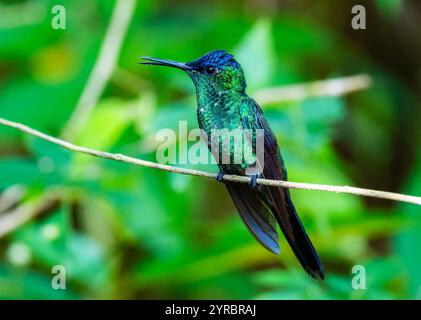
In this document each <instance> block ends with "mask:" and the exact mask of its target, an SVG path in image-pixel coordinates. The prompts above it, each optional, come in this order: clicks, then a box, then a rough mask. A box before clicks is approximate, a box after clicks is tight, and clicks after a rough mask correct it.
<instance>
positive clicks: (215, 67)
mask: <svg viewBox="0 0 421 320" xmlns="http://www.w3.org/2000/svg"><path fill="white" fill-rule="evenodd" d="M142 58H143V59H145V60H148V62H141V63H142V64H148V65H158V66H166V67H173V68H177V69H181V70H184V71H186V72H187V73H188V74H189V76H190V77H191V78H192V79H193V82H194V84H195V86H196V90H198V91H208V89H210V88H211V89H212V91H216V92H221V91H226V90H233V91H237V92H244V90H245V88H246V80H245V78H244V73H243V70H242V69H241V66H240V64H239V63H238V62H237V61H236V60H235V59H234V56H233V55H231V54H229V53H227V52H226V51H225V50H214V51H211V52H209V53H207V54H205V55H204V56H202V57H200V58H199V59H197V60H194V61H192V62H187V63H181V62H177V61H172V60H162V59H156V58H150V57H142Z"/></svg>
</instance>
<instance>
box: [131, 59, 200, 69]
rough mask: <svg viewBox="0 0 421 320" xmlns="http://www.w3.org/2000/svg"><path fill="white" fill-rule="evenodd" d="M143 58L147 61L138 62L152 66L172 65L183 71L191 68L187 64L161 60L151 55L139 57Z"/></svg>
mask: <svg viewBox="0 0 421 320" xmlns="http://www.w3.org/2000/svg"><path fill="white" fill-rule="evenodd" d="M140 58H141V59H143V60H147V61H148V62H139V63H140V64H146V65H152V66H165V67H172V68H177V69H181V70H184V71H188V70H192V68H191V67H189V66H188V65H187V64H185V63H182V62H177V61H172V60H163V59H157V58H151V57H140Z"/></svg>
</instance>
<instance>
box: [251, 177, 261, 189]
mask: <svg viewBox="0 0 421 320" xmlns="http://www.w3.org/2000/svg"><path fill="white" fill-rule="evenodd" d="M257 177H258V175H257V174H254V175H252V176H251V178H250V181H249V186H250V187H252V188H253V189H254V190H257V189H258V188H259V185H258V184H257Z"/></svg>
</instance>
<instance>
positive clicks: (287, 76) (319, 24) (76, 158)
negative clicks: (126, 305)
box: [0, 0, 421, 299]
mask: <svg viewBox="0 0 421 320" xmlns="http://www.w3.org/2000/svg"><path fill="white" fill-rule="evenodd" d="M360 2H362V3H363V4H365V5H366V6H367V15H368V16H367V19H368V22H367V26H368V29H367V30H362V31H355V30H352V28H351V26H350V21H351V18H352V16H351V7H352V5H354V4H356V3H353V2H352V1H325V2H323V3H321V2H317V4H316V3H313V2H312V1H298V2H293V1H253V0H248V1H230V2H227V1H209V2H194V1H189V0H183V1H180V2H177V3H175V2H168V1H163V0H161V1H152V0H139V1H138V3H137V6H136V10H135V13H134V18H133V20H132V21H131V23H130V27H129V30H128V32H127V34H126V35H125V39H124V44H123V47H122V51H121V53H120V56H119V60H118V66H116V67H115V71H114V73H113V76H112V78H111V79H110V81H109V83H108V84H107V87H106V89H105V92H104V94H103V95H102V97H101V99H100V101H98V104H97V105H96V106H95V108H94V111H93V113H92V114H91V115H90V117H89V119H87V123H86V124H85V125H84V126H83V128H82V130H81V131H80V132H78V134H77V136H76V137H75V142H76V143H77V144H80V145H83V146H88V147H92V148H97V149H100V150H104V151H110V152H116V153H124V154H128V155H131V156H135V157H139V158H142V159H147V160H151V161H155V151H156V148H157V144H156V142H155V139H154V137H155V134H156V132H157V131H158V130H159V129H162V128H174V129H176V128H177V127H178V121H179V120H186V121H188V124H189V126H190V127H192V128H194V127H195V126H196V113H195V112H196V111H195V108H194V106H195V101H194V95H193V86H192V84H191V81H190V79H188V77H187V76H186V75H185V74H183V73H182V72H178V71H176V70H169V69H164V68H148V67H143V66H139V65H138V64H137V60H138V56H139V55H149V56H156V57H161V58H169V59H174V60H180V61H188V60H193V59H195V58H196V57H198V56H200V55H202V54H204V53H206V52H208V51H210V50H213V49H217V48H221V49H226V50H228V51H231V52H233V53H235V54H236V56H237V57H238V60H239V61H240V62H241V63H242V65H243V67H244V69H245V73H246V77H247V80H248V88H249V94H250V95H252V96H253V93H254V92H256V90H259V89H262V88H266V87H271V86H279V85H284V84H290V83H299V82H307V81H312V80H319V79H324V78H329V77H339V76H346V75H353V74H358V73H361V72H364V73H368V74H370V75H371V76H372V77H373V86H372V87H371V88H370V89H368V90H365V91H360V92H356V93H353V94H351V95H348V96H344V97H311V98H308V99H304V100H301V101H290V102H283V103H277V104H273V105H270V106H264V111H265V114H266V115H267V118H268V119H269V122H270V124H271V126H272V128H273V129H274V131H275V132H276V135H277V137H278V140H279V143H280V145H281V148H282V151H283V155H284V158H285V161H286V163H287V166H288V171H289V178H290V179H291V180H292V181H302V182H314V183H321V184H338V185H358V186H361V187H370V188H378V189H384V190H390V191H396V192H405V193H409V194H414V195H420V194H421V182H420V181H421V153H420V150H421V148H420V146H421V144H420V139H419V137H420V128H419V123H420V90H419V89H420V87H421V82H420V77H419V70H421V69H420V65H421V58H420V57H421V54H420V53H421V48H420V45H419V44H420V43H419V34H417V33H416V32H415V31H414V30H413V29H414V28H418V31H419V29H420V28H421V19H420V18H419V14H418V13H417V12H420V10H418V11H417V10H414V8H418V9H420V4H419V3H416V2H415V1H380V0H378V1H375V2H372V1H369V2H365V1H360ZM54 4H55V3H54V2H53V1H49V0H45V1H3V2H2V3H1V4H0V117H3V118H6V119H10V120H14V121H19V122H22V123H25V124H27V125H30V126H32V127H34V128H37V129H39V130H42V131H45V132H48V133H49V134H52V135H56V136H58V135H60V133H61V131H62V129H63V128H64V126H65V124H66V122H67V121H68V119H69V117H70V115H71V114H72V111H73V110H74V108H75V105H76V103H77V101H78V98H79V96H80V94H81V92H82V90H83V88H84V86H85V84H86V80H87V77H88V75H89V73H90V71H91V69H92V66H93V64H94V62H95V61H96V59H97V55H98V50H99V47H100V44H101V41H102V38H103V36H104V32H105V30H106V28H107V25H108V23H109V19H110V16H111V12H112V10H113V7H114V1H111V0H107V1H100V0H95V1H81V0H74V1H63V5H64V6H65V8H66V14H67V29H66V30H53V29H52V28H51V17H52V15H51V7H52V6H53V5H54ZM383 30H387V31H388V32H384V33H382V32H383ZM397 35H399V37H397ZM392 36H395V38H394V40H393V41H392V40H391V38H390V37H392ZM391 42H393V47H392V46H391V44H390V43H391ZM417 72H418V73H417ZM195 168H199V169H204V170H212V171H215V170H216V169H215V168H214V167H213V166H195ZM18 191H19V192H18ZM16 194H19V197H17V198H16V199H15V200H14V201H12V202H10V201H9V200H10V198H11V197H12V198H13V195H16ZM292 194H293V199H294V202H295V204H296V207H297V209H298V211H299V213H300V216H301V217H302V219H303V222H304V224H305V225H306V229H307V231H308V233H309V234H310V237H311V238H312V239H313V242H314V243H315V246H316V248H317V249H318V251H319V252H320V254H321V257H322V260H323V261H324V264H325V268H326V272H327V276H326V281H325V282H322V283H321V282H314V281H313V280H311V279H310V278H308V277H307V275H306V274H305V273H304V272H303V271H302V270H301V268H300V266H299V265H298V263H297V261H296V259H295V258H294V257H293V255H292V253H291V251H290V249H289V248H288V246H287V245H286V243H285V241H282V244H281V255H280V256H279V257H278V256H274V255H272V254H270V253H268V252H266V251H265V250H264V249H263V248H262V247H261V246H259V244H257V243H256V242H255V241H254V240H253V238H252V237H251V236H250V234H249V233H248V232H247V230H246V228H245V227H244V226H243V225H242V223H241V220H240V219H239V216H238V215H237V213H236V211H235V209H234V207H233V205H232V203H231V201H230V199H229V197H228V196H227V194H226V192H225V190H224V188H223V186H222V185H221V184H218V183H216V182H213V181H208V180H205V179H201V178H197V177H190V176H182V175H176V174H172V173H167V172H161V171H156V170H153V169H148V168H140V167H134V166H130V165H127V164H123V163H116V162H112V161H106V160H104V159H98V158H92V157H88V156H85V155H80V154H75V153H70V152H68V151H64V150H63V149H60V148H59V147H57V146H55V145H51V144H48V143H46V142H43V141H40V140H38V139H35V138H33V137H29V136H25V135H22V134H20V133H18V132H17V131H15V130H11V129H8V128H5V127H0V221H4V218H5V217H7V216H8V215H10V214H11V213H12V214H13V213H15V214H16V212H19V210H24V211H25V210H26V211H25V212H28V208H29V212H31V218H30V219H29V220H30V221H28V222H27V223H24V224H23V225H21V226H19V227H18V228H15V229H14V230H13V231H12V232H10V233H8V234H7V235H6V236H4V237H2V238H0V298H3V299H8V298H41V299H69V298H70V299H73V298H75V299H81V298H115V299H122V298H194V299H201V298H215V299H216V298H219V299H226V298H231V299H251V298H257V299H402V298H410V299H416V298H420V297H421V296H420V292H421V273H420V270H421V254H420V252H421V211H420V209H419V207H417V206H415V205H409V204H408V205H406V204H405V205H403V204H398V203H391V202H386V201H380V200H372V199H363V198H360V197H355V196H351V195H343V194H334V193H323V192H315V191H303V190H294V191H292ZM9 202H10V203H9ZM46 202H47V203H48V205H47V206H45V205H43V204H45V203H46ZM40 208H41V209H40ZM2 228H3V226H2V225H0V230H1V229H2ZM53 265H64V266H65V267H66V276H67V287H66V290H54V289H52V288H51V278H52V276H53V274H52V273H51V268H52V266H53ZM354 265H363V266H364V267H365V268H366V271H367V284H366V286H367V289H366V290H353V289H352V287H351V281H352V277H353V276H354V275H353V274H352V273H351V269H352V267H353V266H354Z"/></svg>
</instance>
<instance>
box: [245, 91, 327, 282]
mask: <svg viewBox="0 0 421 320" xmlns="http://www.w3.org/2000/svg"><path fill="white" fill-rule="evenodd" d="M250 101H252V102H253V108H254V110H252V112H248V115H249V116H248V118H249V119H250V122H251V123H252V126H253V128H255V129H264V130H265V153H264V157H265V158H264V169H263V173H262V177H263V178H265V179H272V180H284V179H285V180H286V176H287V174H286V169H285V166H284V163H283V160H282V157H281V155H280V151H279V147H278V143H277V141H276V137H275V135H274V134H273V132H272V130H271V129H270V128H269V125H268V124H267V122H266V119H265V118H264V117H263V112H262V110H261V109H260V107H259V106H258V105H257V103H256V102H254V100H252V99H250V100H249V101H247V103H250ZM245 116H247V115H245ZM250 117H251V118H250ZM260 193H261V195H262V197H263V198H264V199H265V201H266V203H267V205H268V206H269V207H270V208H271V209H272V213H273V215H274V216H275V218H276V220H277V221H278V223H279V226H280V227H281V230H282V232H283V234H284V236H285V238H286V239H287V241H288V243H289V245H290V246H291V248H292V250H293V252H294V254H295V255H296V257H297V259H298V260H299V261H300V263H301V265H302V266H303V268H304V269H305V270H306V271H307V273H309V274H310V275H311V276H312V277H314V278H322V279H323V277H324V271H323V265H322V264H321V262H320V258H319V256H318V255H317V252H316V250H315V249H314V246H313V244H312V243H311V241H310V239H309V237H308V235H307V233H306V231H305V229H304V226H303V225H302V223H301V221H300V218H299V217H298V214H297V212H296V210H295V208H294V205H293V203H292V201H291V197H290V194H289V191H288V189H286V188H280V187H267V186H260Z"/></svg>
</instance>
